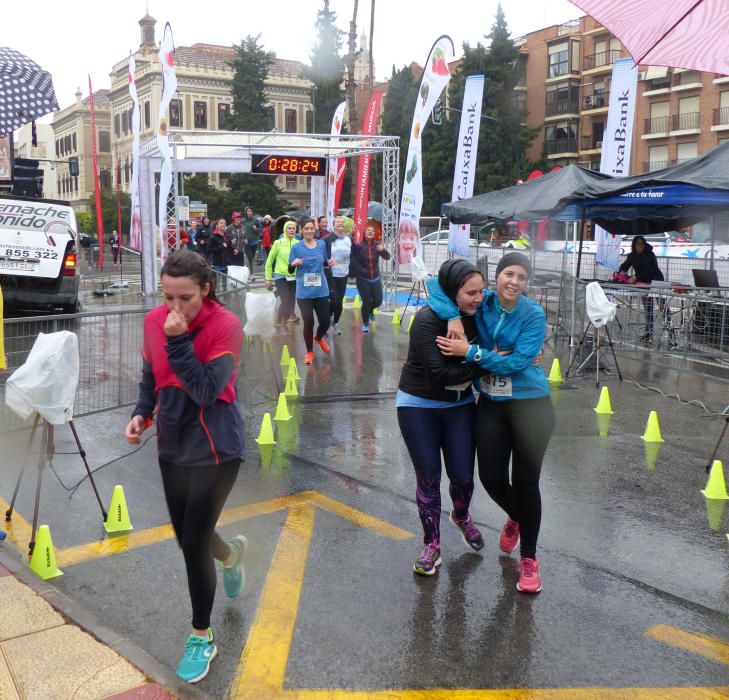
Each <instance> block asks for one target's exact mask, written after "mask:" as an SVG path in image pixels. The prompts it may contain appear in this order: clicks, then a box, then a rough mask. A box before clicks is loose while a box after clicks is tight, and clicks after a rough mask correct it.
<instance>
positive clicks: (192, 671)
mask: <svg viewBox="0 0 729 700" xmlns="http://www.w3.org/2000/svg"><path fill="white" fill-rule="evenodd" d="M217 655H218V647H217V646H215V642H214V641H213V631H212V630H211V629H209V630H208V638H207V639H205V638H204V637H198V636H197V635H196V634H191V635H190V636H189V637H188V638H187V642H186V643H185V651H184V653H183V654H182V659H180V663H179V664H178V666H177V670H176V671H175V673H177V675H178V676H179V677H180V678H182V680H183V681H187V682H188V683H197V682H198V681H201V680H202V679H203V678H205V676H207V675H208V671H209V670H210V662H211V661H212V660H213V659H214V658H215V657H216V656H217Z"/></svg>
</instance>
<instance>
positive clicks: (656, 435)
mask: <svg viewBox="0 0 729 700" xmlns="http://www.w3.org/2000/svg"><path fill="white" fill-rule="evenodd" d="M643 439H644V440H645V441H646V442H665V440H664V439H663V438H662V437H661V427H660V426H659V425H658V414H657V413H656V412H655V411H651V412H650V414H649V415H648V422H647V423H646V425H645V433H643Z"/></svg>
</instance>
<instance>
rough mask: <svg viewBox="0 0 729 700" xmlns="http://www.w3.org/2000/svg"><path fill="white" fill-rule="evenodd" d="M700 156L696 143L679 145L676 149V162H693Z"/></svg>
mask: <svg viewBox="0 0 729 700" xmlns="http://www.w3.org/2000/svg"><path fill="white" fill-rule="evenodd" d="M698 155H699V144H698V142H696V141H690V142H688V143H679V144H678V148H677V149H676V162H677V163H685V162H686V161H687V160H693V159H694V158H696V156H698Z"/></svg>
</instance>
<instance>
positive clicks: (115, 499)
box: [104, 484, 134, 533]
mask: <svg viewBox="0 0 729 700" xmlns="http://www.w3.org/2000/svg"><path fill="white" fill-rule="evenodd" d="M133 529H134V528H133V527H132V521H131V520H130V519H129V511H128V510H127V500H126V498H124V488H123V487H121V486H119V485H118V484H117V485H116V486H115V487H114V493H112V495H111V504H110V505H109V514H108V515H107V516H106V522H105V523H104V530H106V531H107V532H109V533H113V532H129V531H130V530H133Z"/></svg>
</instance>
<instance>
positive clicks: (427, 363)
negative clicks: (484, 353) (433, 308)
mask: <svg viewBox="0 0 729 700" xmlns="http://www.w3.org/2000/svg"><path fill="white" fill-rule="evenodd" d="M442 334H443V333H442V321H440V319H438V318H436V317H435V315H434V314H432V313H428V312H427V311H423V312H418V314H417V315H416V316H415V320H414V321H413V326H412V328H411V329H410V342H411V343H413V344H414V345H415V347H417V348H418V352H419V353H420V357H421V361H422V363H423V367H424V368H425V372H426V374H429V375H430V376H431V377H432V378H433V380H434V381H435V382H436V383H438V384H440V385H441V386H449V385H451V384H461V383H463V382H468V381H473V380H474V379H478V377H481V376H483V375H484V374H485V373H486V372H485V371H484V370H482V369H481V368H480V367H478V366H477V365H474V364H472V363H470V362H465V361H460V362H454V361H453V360H452V359H449V358H447V357H445V356H444V355H443V354H442V353H441V351H440V350H439V349H438V346H437V345H436V343H435V339H436V338H437V337H438V336H439V335H442Z"/></svg>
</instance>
